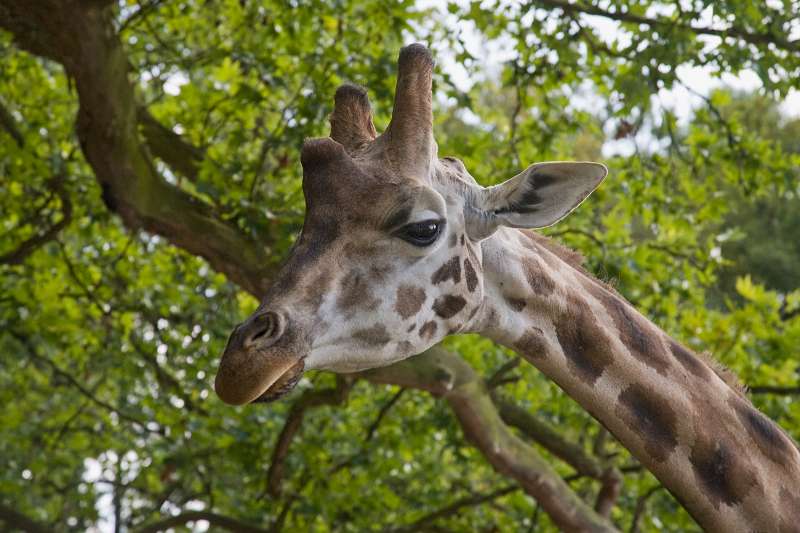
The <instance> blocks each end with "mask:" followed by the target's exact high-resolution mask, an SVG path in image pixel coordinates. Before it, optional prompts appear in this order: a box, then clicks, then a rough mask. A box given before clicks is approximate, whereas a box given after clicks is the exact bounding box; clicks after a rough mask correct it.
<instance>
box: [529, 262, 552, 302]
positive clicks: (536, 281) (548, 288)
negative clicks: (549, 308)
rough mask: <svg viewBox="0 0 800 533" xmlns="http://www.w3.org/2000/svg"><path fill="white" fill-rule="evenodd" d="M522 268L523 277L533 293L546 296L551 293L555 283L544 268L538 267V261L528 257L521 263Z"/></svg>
mask: <svg viewBox="0 0 800 533" xmlns="http://www.w3.org/2000/svg"><path fill="white" fill-rule="evenodd" d="M522 270H523V271H524V272H525V279H526V280H527V281H528V285H530V287H531V289H533V292H534V293H536V294H538V295H540V296H548V295H550V294H552V293H553V291H554V290H555V288H556V284H555V282H554V281H553V279H552V278H551V277H550V276H549V275H548V274H547V273H546V272H545V271H544V269H542V268H539V264H538V261H534V260H533V259H530V258H528V259H527V260H525V262H524V263H523V264H522Z"/></svg>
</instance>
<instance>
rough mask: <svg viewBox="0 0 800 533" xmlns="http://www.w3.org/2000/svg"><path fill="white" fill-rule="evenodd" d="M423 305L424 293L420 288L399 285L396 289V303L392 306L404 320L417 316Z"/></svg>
mask: <svg viewBox="0 0 800 533" xmlns="http://www.w3.org/2000/svg"><path fill="white" fill-rule="evenodd" d="M423 303H425V291H424V290H423V289H422V287H416V286H413V285H400V286H399V287H398V288H397V301H396V302H395V304H394V310H395V311H397V314H398V315H400V316H401V317H402V318H403V319H404V320H405V319H406V318H408V317H410V316H413V315H415V314H417V312H418V311H419V310H420V308H421V307H422V304H423Z"/></svg>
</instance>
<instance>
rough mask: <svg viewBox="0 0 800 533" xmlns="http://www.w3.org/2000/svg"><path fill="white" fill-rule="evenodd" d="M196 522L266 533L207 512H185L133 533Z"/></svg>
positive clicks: (239, 531)
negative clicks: (200, 521) (201, 521)
mask: <svg viewBox="0 0 800 533" xmlns="http://www.w3.org/2000/svg"><path fill="white" fill-rule="evenodd" d="M198 520H205V521H206V522H208V523H209V524H211V525H212V526H214V528H222V529H226V530H228V531H233V532H234V533H267V530H266V529H261V528H257V527H255V526H251V525H250V524H246V523H244V522H240V521H239V520H236V519H234V518H230V517H227V516H222V515H219V514H217V513H211V512H208V511H187V512H185V513H181V514H179V515H177V516H170V517H169V518H165V519H164V520H160V521H158V522H154V523H152V524H150V525H147V526H144V527H141V528H139V529H136V530H134V531H135V533H158V532H159V531H164V530H167V529H170V528H174V527H177V526H182V525H184V524H186V523H187V522H196V521H198Z"/></svg>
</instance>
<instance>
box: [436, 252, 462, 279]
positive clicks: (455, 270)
mask: <svg viewBox="0 0 800 533" xmlns="http://www.w3.org/2000/svg"><path fill="white" fill-rule="evenodd" d="M449 279H451V280H453V283H459V282H460V281H461V260H460V258H459V257H458V256H455V257H451V258H450V259H449V260H447V262H445V264H443V265H442V266H440V267H439V269H438V270H437V271H436V272H434V273H433V276H431V283H433V284H434V285H436V284H439V283H443V282H445V281H447V280H449Z"/></svg>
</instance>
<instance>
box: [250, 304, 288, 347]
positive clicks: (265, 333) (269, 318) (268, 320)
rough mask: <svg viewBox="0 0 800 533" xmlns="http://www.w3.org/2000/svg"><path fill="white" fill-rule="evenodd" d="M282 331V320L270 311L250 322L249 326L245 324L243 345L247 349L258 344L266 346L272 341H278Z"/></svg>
mask: <svg viewBox="0 0 800 533" xmlns="http://www.w3.org/2000/svg"><path fill="white" fill-rule="evenodd" d="M282 329H283V328H282V320H281V318H280V315H278V314H277V313H273V312H272V311H268V312H266V313H263V314H260V315H256V316H254V317H253V318H252V319H251V320H250V323H249V324H245V325H244V327H243V330H244V331H243V332H242V333H243V334H244V342H243V344H244V346H245V348H247V347H249V346H251V345H253V344H255V343H256V342H258V343H259V344H266V343H268V342H269V341H271V340H272V341H274V340H277V339H278V338H279V337H280V335H281V333H282Z"/></svg>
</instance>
